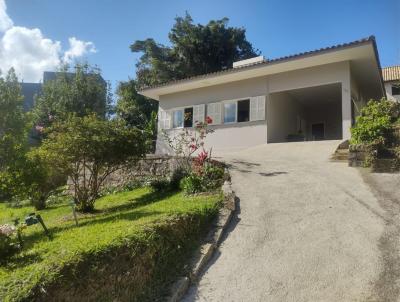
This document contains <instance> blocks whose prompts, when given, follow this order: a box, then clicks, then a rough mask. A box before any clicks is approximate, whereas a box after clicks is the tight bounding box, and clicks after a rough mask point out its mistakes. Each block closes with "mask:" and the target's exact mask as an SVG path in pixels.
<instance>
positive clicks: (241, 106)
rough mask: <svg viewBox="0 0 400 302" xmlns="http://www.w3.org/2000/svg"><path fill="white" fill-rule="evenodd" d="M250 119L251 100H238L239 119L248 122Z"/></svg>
mask: <svg viewBox="0 0 400 302" xmlns="http://www.w3.org/2000/svg"><path fill="white" fill-rule="evenodd" d="M249 120H250V100H242V101H238V102H237V121H238V123H241V122H248V121H249Z"/></svg>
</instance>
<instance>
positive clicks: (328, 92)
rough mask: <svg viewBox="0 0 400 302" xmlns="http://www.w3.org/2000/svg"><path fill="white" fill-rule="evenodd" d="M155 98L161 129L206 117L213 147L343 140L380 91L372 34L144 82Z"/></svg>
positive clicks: (161, 147) (163, 148) (173, 130)
mask: <svg viewBox="0 0 400 302" xmlns="http://www.w3.org/2000/svg"><path fill="white" fill-rule="evenodd" d="M140 93H141V94H142V95H145V96H147V97H150V98H153V99H155V100H158V101H159V116H158V126H159V130H160V131H159V137H158V140H157V153H171V150H169V148H168V146H167V145H166V143H165V141H164V139H163V135H162V132H163V131H165V132H167V133H169V135H175V134H178V133H179V132H180V131H182V129H183V128H187V129H188V130H191V129H192V127H193V126H195V124H196V123H197V122H202V121H204V119H205V117H206V116H209V117H211V119H212V124H211V126H210V127H212V128H213V130H214V132H213V133H212V134H210V135H209V136H208V137H207V142H206V143H207V144H208V145H209V146H212V147H213V149H214V150H235V149H241V148H246V147H251V146H255V145H260V144H265V143H278V142H288V141H293V140H323V139H341V140H345V139H349V138H350V127H351V126H352V124H353V123H354V120H355V117H356V116H357V115H358V114H359V112H360V109H361V108H362V106H364V105H365V104H366V103H367V101H368V100H369V99H380V98H382V97H384V96H385V87H384V82H383V79H382V74H381V69H380V63H379V57H378V53H377V47H376V42H375V39H374V37H369V38H367V39H363V40H358V41H355V42H351V43H347V44H341V45H336V46H332V47H328V48H323V49H319V50H315V51H310V52H306V53H301V54H297V55H293V56H288V57H283V58H278V59H274V60H265V59H264V58H262V57H257V58H252V59H249V60H244V61H239V62H236V63H235V64H234V66H233V67H232V68H231V69H228V70H223V71H220V72H216V73H211V74H205V75H200V76H196V77H192V78H188V79H183V80H179V81H174V82H170V83H166V84H164V85H160V86H155V87H149V88H145V89H143V90H141V91H140Z"/></svg>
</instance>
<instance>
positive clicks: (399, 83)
mask: <svg viewBox="0 0 400 302" xmlns="http://www.w3.org/2000/svg"><path fill="white" fill-rule="evenodd" d="M382 76H383V81H384V82H385V89H386V95H387V99H388V100H392V101H396V102H400V66H390V67H385V68H382Z"/></svg>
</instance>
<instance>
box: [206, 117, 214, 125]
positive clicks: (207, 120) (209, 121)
mask: <svg viewBox="0 0 400 302" xmlns="http://www.w3.org/2000/svg"><path fill="white" fill-rule="evenodd" d="M206 122H207V124H212V122H213V120H212V118H211V117H209V116H207V117H206Z"/></svg>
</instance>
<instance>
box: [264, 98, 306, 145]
mask: <svg viewBox="0 0 400 302" xmlns="http://www.w3.org/2000/svg"><path fill="white" fill-rule="evenodd" d="M304 117H305V116H304V111H303V107H302V106H301V105H300V104H299V103H298V102H296V101H295V100H294V99H293V98H292V97H291V96H290V95H289V94H287V93H285V92H281V93H273V94H270V97H269V99H268V101H267V127H268V130H267V132H268V141H267V142H268V143H278V142H285V141H286V137H287V136H288V134H296V133H297V132H298V131H299V124H300V123H299V122H298V119H299V118H302V119H304ZM303 131H304V130H303Z"/></svg>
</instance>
